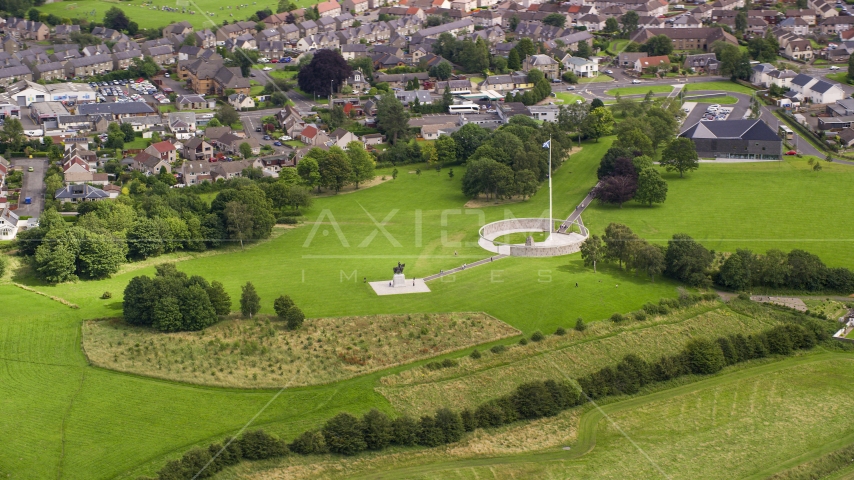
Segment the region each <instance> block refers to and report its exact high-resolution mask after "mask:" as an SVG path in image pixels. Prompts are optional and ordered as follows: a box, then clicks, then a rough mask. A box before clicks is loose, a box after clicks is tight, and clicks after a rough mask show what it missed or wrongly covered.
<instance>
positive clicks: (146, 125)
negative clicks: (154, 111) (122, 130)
mask: <svg viewBox="0 0 854 480" xmlns="http://www.w3.org/2000/svg"><path fill="white" fill-rule="evenodd" d="M119 123H122V124H124V123H127V124H129V125H130V126H131V127H133V131H134V132H146V131H148V130H151V129H152V128H155V127H159V126H161V125H163V119H162V118H161V117H160V115H144V116H142V117H124V118H122V119H120V120H119Z"/></svg>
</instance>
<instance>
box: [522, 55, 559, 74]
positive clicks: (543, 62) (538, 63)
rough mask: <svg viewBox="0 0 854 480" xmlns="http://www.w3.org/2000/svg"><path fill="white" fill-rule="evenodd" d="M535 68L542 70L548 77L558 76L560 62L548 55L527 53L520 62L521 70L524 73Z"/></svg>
mask: <svg viewBox="0 0 854 480" xmlns="http://www.w3.org/2000/svg"><path fill="white" fill-rule="evenodd" d="M534 68H536V69H537V70H539V71H541V72H543V75H544V76H545V77H546V78H548V79H550V80H551V79H555V78H560V64H559V63H558V62H557V60H555V59H554V58H552V57H550V56H548V55H529V56H527V57H525V60H524V61H523V62H522V70H524V71H525V72H526V73H527V72H529V71H530V70H531V69H534Z"/></svg>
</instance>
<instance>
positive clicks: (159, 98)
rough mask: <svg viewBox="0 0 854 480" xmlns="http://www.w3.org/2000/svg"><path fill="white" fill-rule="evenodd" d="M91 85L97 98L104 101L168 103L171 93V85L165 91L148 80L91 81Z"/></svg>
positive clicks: (100, 101)
mask: <svg viewBox="0 0 854 480" xmlns="http://www.w3.org/2000/svg"><path fill="white" fill-rule="evenodd" d="M89 86H90V87H92V88H94V89H95V91H96V92H97V100H98V102H99V103H103V102H118V103H129V102H148V103H162V104H168V103H170V102H169V97H168V96H167V93H171V91H172V89H171V88H170V87H165V88H164V90H163V91H161V90H160V88H159V87H158V86H157V85H155V84H153V83H151V82H150V81H148V80H143V79H138V80H112V81H109V82H107V81H103V82H89Z"/></svg>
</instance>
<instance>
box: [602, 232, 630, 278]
mask: <svg viewBox="0 0 854 480" xmlns="http://www.w3.org/2000/svg"><path fill="white" fill-rule="evenodd" d="M602 240H603V241H604V242H605V258H607V259H609V260H612V261H613V260H617V262H618V264H619V265H620V268H622V267H623V263H628V262H629V260H630V259H631V257H632V252H633V251H634V248H635V243H637V241H638V236H637V235H635V233H634V232H632V229H630V228H629V227H627V226H625V225H622V224H620V223H611V224H609V225H608V226H607V227H605V236H604V237H602Z"/></svg>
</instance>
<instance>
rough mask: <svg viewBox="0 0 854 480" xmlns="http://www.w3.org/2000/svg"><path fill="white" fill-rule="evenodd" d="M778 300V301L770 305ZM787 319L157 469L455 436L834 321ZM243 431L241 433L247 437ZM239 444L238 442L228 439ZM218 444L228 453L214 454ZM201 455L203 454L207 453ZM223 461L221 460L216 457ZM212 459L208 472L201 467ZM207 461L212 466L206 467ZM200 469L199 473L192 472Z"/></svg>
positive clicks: (803, 346)
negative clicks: (464, 402) (494, 393)
mask: <svg viewBox="0 0 854 480" xmlns="http://www.w3.org/2000/svg"><path fill="white" fill-rule="evenodd" d="M765 308H773V307H765ZM775 317H778V318H780V319H781V320H783V322H784V323H781V324H779V325H776V326H774V327H772V328H769V329H766V330H764V331H762V332H759V333H757V334H752V335H744V334H734V335H729V336H722V337H718V338H716V339H708V338H704V337H698V338H694V339H691V340H689V341H688V342H687V343H686V344H685V346H684V347H683V348H682V350H681V351H679V352H678V353H676V354H674V355H665V356H662V357H659V358H658V359H657V360H655V361H652V362H649V361H646V360H644V359H643V358H641V357H640V356H639V355H637V354H635V353H630V354H628V355H626V356H624V357H623V358H622V359H621V360H620V361H619V362H618V363H616V364H614V365H609V366H606V367H603V368H601V369H599V370H597V371H595V372H592V373H590V374H587V375H584V376H581V377H579V378H576V379H575V380H571V379H567V380H552V379H548V380H533V381H529V382H525V383H523V384H520V385H518V386H517V387H516V388H515V389H514V390H513V391H512V392H511V393H509V394H507V395H503V396H501V397H498V398H494V399H491V400H488V401H486V402H484V403H481V404H480V405H478V406H477V407H475V408H474V409H469V408H465V409H462V410H461V411H459V412H457V411H454V410H451V409H449V408H439V409H438V410H436V412H435V414H433V415H424V416H422V417H421V418H420V419H417V420H416V419H414V418H412V417H409V416H407V415H403V416H400V417H397V418H394V419H392V418H390V417H389V416H388V415H386V414H385V413H383V412H381V411H379V410H376V409H372V410H370V411H369V412H367V413H365V414H364V415H362V416H361V417H357V416H355V415H352V414H350V413H339V414H338V415H336V416H334V417H332V418H331V419H329V420H327V421H326V423H325V424H324V425H323V426H322V427H321V428H319V429H314V430H308V431H305V432H303V433H302V434H300V435H299V436H297V437H296V438H295V439H294V441H293V442H291V443H290V444H287V445H285V443H284V442H283V441H281V440H278V439H276V438H275V437H271V436H269V435H267V434H264V433H263V432H260V431H259V432H252V433H251V434H247V436H248V435H251V436H250V437H249V438H250V441H251V442H252V443H251V445H257V446H255V447H254V448H252V449H250V451H251V452H253V453H252V454H250V455H249V456H247V455H246V453H245V451H244V450H241V449H245V448H246V447H245V444H244V443H243V442H244V441H245V440H243V439H241V440H238V441H232V440H231V439H226V444H227V445H229V446H228V447H226V448H225V449H223V448H222V447H220V445H218V444H217V445H215V446H214V445H212V446H211V447H209V449H208V450H207V451H205V450H202V449H199V448H196V449H193V450H190V451H189V452H187V453H186V454H184V456H183V457H182V459H181V460H175V461H172V462H169V464H167V465H166V467H164V468H163V469H162V470H161V471H160V472H159V474H158V477H157V478H158V479H159V480H167V479H169V480H172V479H189V478H204V477H205V476H207V475H212V474H213V473H215V472H216V471H218V470H219V469H221V468H222V467H221V466H220V464H223V465H233V464H235V463H237V462H239V461H240V459H241V458H246V459H251V460H255V459H259V458H273V457H281V456H285V455H288V454H289V453H294V454H299V455H312V454H324V453H334V454H339V455H347V456H350V455H356V454H358V453H360V452H363V451H380V450H383V449H385V448H387V447H389V446H392V445H397V446H404V447H405V446H416V445H417V446H423V447H436V446H440V445H446V444H450V443H454V442H457V441H459V440H461V439H462V438H463V436H464V435H465V433H466V432H471V431H474V430H476V429H478V428H482V429H487V428H494V427H499V426H502V425H506V424H510V423H514V422H517V421H520V420H534V419H538V418H546V417H552V416H555V415H557V414H558V413H560V412H562V411H564V410H567V409H570V408H573V407H576V406H579V405H583V404H585V403H587V402H588V401H591V400H596V399H601V398H603V397H607V396H612V395H632V394H636V393H638V392H639V391H640V390H641V389H642V388H643V387H646V386H649V385H653V384H655V383H660V382H665V381H669V380H672V379H675V378H678V377H682V376H685V375H709V374H713V373H716V372H718V371H720V370H722V369H723V368H724V367H726V366H729V365H735V364H738V363H742V362H747V361H749V360H752V359H758V358H764V357H768V356H770V355H778V356H788V355H792V354H794V353H795V352H797V351H798V350H809V349H812V348H813V347H815V346H816V345H818V344H819V343H820V342H823V341H826V340H827V339H829V338H830V335H831V330H833V329H834V328H835V326H834V325H833V324H832V322H828V321H824V322H821V321H819V320H818V319H814V318H810V317H808V316H806V315H804V314H801V313H799V312H793V313H792V314H791V315H788V313H784V314H783V315H779V316H776V315H775ZM247 436H244V437H243V438H244V439H245V438H247ZM231 445H234V447H231ZM217 452H221V453H220V456H222V455H223V454H225V458H224V459H223V460H217V458H219V456H218V457H217V458H213V456H214V455H215V454H216V453H217ZM202 460H204V461H202ZM218 462H219V463H218ZM208 463H210V464H211V465H214V470H213V471H212V472H211V473H206V472H202V473H201V474H199V472H200V471H201V470H202V467H203V466H204V465H206V464H208ZM209 468H210V467H209ZM195 475H199V476H196V477H194V476H195Z"/></svg>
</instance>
